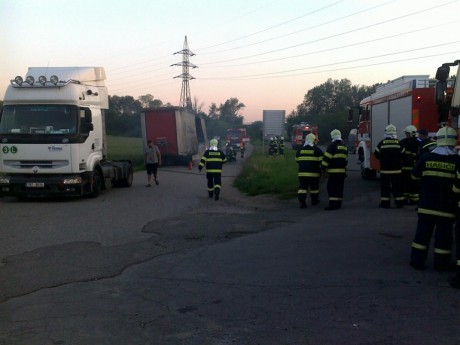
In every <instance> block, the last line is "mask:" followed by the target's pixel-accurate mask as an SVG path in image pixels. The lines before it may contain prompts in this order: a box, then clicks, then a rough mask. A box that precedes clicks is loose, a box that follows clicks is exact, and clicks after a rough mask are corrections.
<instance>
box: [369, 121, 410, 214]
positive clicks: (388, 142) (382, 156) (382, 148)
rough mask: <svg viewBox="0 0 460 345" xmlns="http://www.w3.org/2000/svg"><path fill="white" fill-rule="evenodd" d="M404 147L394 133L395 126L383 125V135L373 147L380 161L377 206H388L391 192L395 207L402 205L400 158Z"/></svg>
mask: <svg viewBox="0 0 460 345" xmlns="http://www.w3.org/2000/svg"><path fill="white" fill-rule="evenodd" d="M403 154H404V147H402V146H401V143H400V142H399V140H398V137H397V135H396V127H395V126H394V125H392V124H390V125H388V126H386V127H385V136H384V138H383V140H381V141H380V142H379V143H378V144H377V147H376V148H375V151H374V155H375V158H377V159H378V160H379V161H380V204H379V207H382V208H390V199H391V194H392V193H393V197H394V199H395V204H396V207H398V208H400V207H403V205H404V197H403V191H402V180H401V171H402V169H401V168H402V159H403Z"/></svg>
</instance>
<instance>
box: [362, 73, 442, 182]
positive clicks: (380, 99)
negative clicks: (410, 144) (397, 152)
mask: <svg viewBox="0 0 460 345" xmlns="http://www.w3.org/2000/svg"><path fill="white" fill-rule="evenodd" d="M389 124H393V125H395V126H396V128H397V130H398V136H399V137H400V138H401V136H402V134H403V132H402V131H403V129H404V128H405V127H407V126H408V125H414V126H415V127H417V129H421V128H426V129H427V130H428V131H429V133H430V136H433V135H434V134H435V133H436V131H437V130H438V110H437V105H436V102H435V81H434V80H433V81H430V80H429V76H428V75H410V76H402V77H400V78H398V79H395V80H392V81H390V82H388V83H386V84H383V85H381V86H378V87H377V89H376V92H375V93H373V94H372V95H370V96H369V97H367V98H365V99H363V100H362V101H361V103H360V111H359V123H358V128H357V129H358V131H357V140H358V141H359V144H358V157H359V160H360V161H361V176H362V177H363V178H364V179H367V178H372V177H375V176H376V173H377V172H378V171H379V169H380V164H379V161H378V160H377V159H376V158H375V157H374V154H373V153H374V150H375V147H376V146H377V144H378V143H379V142H380V140H382V139H383V136H384V133H385V127H386V126H387V125H389Z"/></svg>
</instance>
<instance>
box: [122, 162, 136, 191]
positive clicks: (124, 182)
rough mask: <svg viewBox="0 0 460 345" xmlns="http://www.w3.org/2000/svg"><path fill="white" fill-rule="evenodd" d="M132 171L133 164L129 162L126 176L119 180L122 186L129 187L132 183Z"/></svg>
mask: <svg viewBox="0 0 460 345" xmlns="http://www.w3.org/2000/svg"><path fill="white" fill-rule="evenodd" d="M133 179H134V173H133V166H132V165H131V164H130V165H129V167H128V171H127V174H126V177H125V178H124V179H122V180H121V186H122V187H131V185H132V184H133Z"/></svg>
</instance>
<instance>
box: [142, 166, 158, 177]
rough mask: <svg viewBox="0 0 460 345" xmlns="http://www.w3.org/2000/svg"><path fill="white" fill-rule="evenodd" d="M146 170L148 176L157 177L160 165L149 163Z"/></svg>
mask: <svg viewBox="0 0 460 345" xmlns="http://www.w3.org/2000/svg"><path fill="white" fill-rule="evenodd" d="M145 168H146V169H147V175H152V174H154V175H156V173H157V171H158V163H147V164H146V165H145Z"/></svg>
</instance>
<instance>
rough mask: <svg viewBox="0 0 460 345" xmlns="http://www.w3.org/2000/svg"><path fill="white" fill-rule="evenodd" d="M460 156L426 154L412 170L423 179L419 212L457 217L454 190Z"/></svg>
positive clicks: (416, 176)
mask: <svg viewBox="0 0 460 345" xmlns="http://www.w3.org/2000/svg"><path fill="white" fill-rule="evenodd" d="M459 167H460V156H458V155H440V154H437V153H434V152H430V153H426V154H424V155H423V156H422V157H421V158H420V160H419V161H418V162H417V163H416V165H415V167H414V170H413V171H412V178H414V179H419V180H421V183H420V200H419V206H418V213H423V214H430V215H435V216H440V217H447V218H455V212H456V203H455V196H454V194H453V192H452V186H453V184H454V181H455V177H456V171H457V170H458V169H459Z"/></svg>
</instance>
